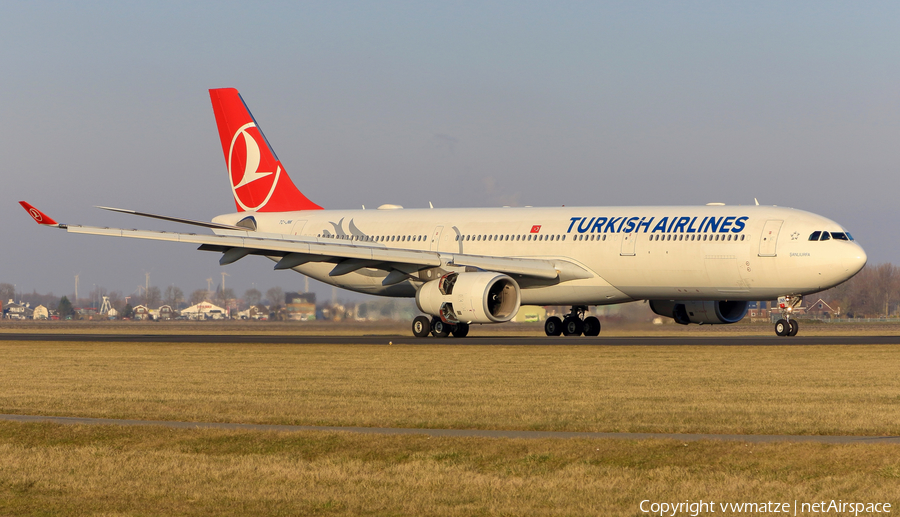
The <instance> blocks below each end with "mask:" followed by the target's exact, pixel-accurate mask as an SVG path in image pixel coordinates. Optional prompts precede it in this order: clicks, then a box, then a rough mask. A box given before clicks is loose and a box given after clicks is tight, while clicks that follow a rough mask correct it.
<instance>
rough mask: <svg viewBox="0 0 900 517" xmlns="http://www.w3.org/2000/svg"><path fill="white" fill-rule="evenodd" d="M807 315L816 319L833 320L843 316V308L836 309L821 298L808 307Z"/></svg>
mask: <svg viewBox="0 0 900 517" xmlns="http://www.w3.org/2000/svg"><path fill="white" fill-rule="evenodd" d="M806 314H808V315H810V316H813V317H816V318H832V317H838V316H840V315H841V308H840V307H837V308H834V307H832V306H831V305H829V304H828V303H826V302H825V300H823V299H821V298H819V299H818V300H816V301H815V302H814V303H811V304H809V305H807V306H806Z"/></svg>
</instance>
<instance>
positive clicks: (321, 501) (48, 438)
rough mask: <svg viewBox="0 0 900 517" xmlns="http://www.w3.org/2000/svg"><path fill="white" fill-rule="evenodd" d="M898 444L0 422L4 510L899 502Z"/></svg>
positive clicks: (608, 510) (603, 510)
mask: <svg viewBox="0 0 900 517" xmlns="http://www.w3.org/2000/svg"><path fill="white" fill-rule="evenodd" d="M898 452H900V447H898V446H890V445H871V444H869V445H821V444H808V443H802V444H800V443H790V444H785V443H782V444H754V445H747V444H740V443H730V442H728V443H726V442H691V443H681V442H677V441H671V440H642V441H625V440H575V439H573V440H512V439H502V440H498V439H477V438H466V439H463V438H428V437H423V436H368V435H356V434H351V433H290V434H288V433H264V432H233V431H219V430H174V429H163V428H155V427H149V428H147V427H138V428H125V427H117V426H59V425H52V424H13V423H0V513H2V514H4V515H93V514H97V515H447V516H471V515H548V516H551V515H604V516H606V515H609V516H615V515H640V514H641V512H640V511H639V505H640V502H641V501H642V500H645V499H649V500H651V501H656V502H663V501H668V502H679V501H684V500H685V499H691V500H693V501H698V500H701V499H702V500H704V501H709V500H712V501H714V502H717V503H721V502H746V501H753V502H765V501H779V502H793V501H795V500H798V501H800V502H809V501H813V502H818V501H821V500H825V501H829V500H831V499H842V500H844V501H863V502H867V501H878V502H891V503H892V504H893V507H894V508H895V509H896V508H897V506H896V505H897V503H898V502H900V497H898V492H897V486H898V483H900V459H898ZM716 513H717V514H723V515H728V514H729V513H727V512H720V511H717V512H716ZM681 515H687V514H686V513H682V514H681Z"/></svg>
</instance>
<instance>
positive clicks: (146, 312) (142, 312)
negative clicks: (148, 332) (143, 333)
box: [133, 305, 153, 320]
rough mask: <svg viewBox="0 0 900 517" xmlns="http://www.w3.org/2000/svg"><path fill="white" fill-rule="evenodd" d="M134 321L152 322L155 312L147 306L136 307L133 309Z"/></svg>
mask: <svg viewBox="0 0 900 517" xmlns="http://www.w3.org/2000/svg"><path fill="white" fill-rule="evenodd" d="M133 311H134V319H136V320H152V319H153V311H151V310H150V308H149V307H147V306H146V305H136V306H135V307H134V309H133Z"/></svg>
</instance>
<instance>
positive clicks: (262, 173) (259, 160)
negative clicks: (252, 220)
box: [209, 88, 322, 212]
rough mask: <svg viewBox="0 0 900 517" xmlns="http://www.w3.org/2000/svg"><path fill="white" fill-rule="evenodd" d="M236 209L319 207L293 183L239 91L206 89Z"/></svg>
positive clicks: (251, 210)
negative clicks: (214, 117)
mask: <svg viewBox="0 0 900 517" xmlns="http://www.w3.org/2000/svg"><path fill="white" fill-rule="evenodd" d="M209 98H210V100H211V101H212V106H213V112H214V113H215V115H216V125H217V126H218V127H219V139H220V140H221V141H222V152H223V153H224V154H225V164H226V165H227V166H228V179H229V181H231V191H232V193H233V194H234V204H235V205H236V206H237V210H238V212H245V211H247V212H291V211H295V210H321V209H322V207H321V206H319V205H317V204H315V203H313V202H312V201H310V200H309V199H307V197H306V196H304V195H303V193H302V192H300V190H299V189H298V188H297V187H296V186H295V185H294V182H292V181H291V178H290V177H289V176H288V174H287V171H285V170H284V167H282V165H281V161H280V160H279V159H278V156H276V155H275V151H273V150H272V146H270V145H269V142H268V140H266V136H265V135H264V134H263V132H262V130H261V129H260V128H259V125H258V124H257V123H256V119H254V118H253V115H252V114H251V113H250V110H249V109H248V108H247V105H246V104H245V103H244V100H243V99H242V98H241V94H240V93H238V91H237V90H236V89H234V88H218V89H213V90H210V91H209Z"/></svg>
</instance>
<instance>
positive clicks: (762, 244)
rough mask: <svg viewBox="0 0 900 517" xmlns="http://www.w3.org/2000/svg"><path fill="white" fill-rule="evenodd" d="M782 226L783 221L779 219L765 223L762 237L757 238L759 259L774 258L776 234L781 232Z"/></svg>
mask: <svg viewBox="0 0 900 517" xmlns="http://www.w3.org/2000/svg"><path fill="white" fill-rule="evenodd" d="M782 224H784V221H783V220H780V219H772V220H769V221H766V225H765V226H764V227H763V232H762V235H760V237H759V256H760V257H774V256H775V244H776V243H777V242H778V232H779V231H781V225H782Z"/></svg>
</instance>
